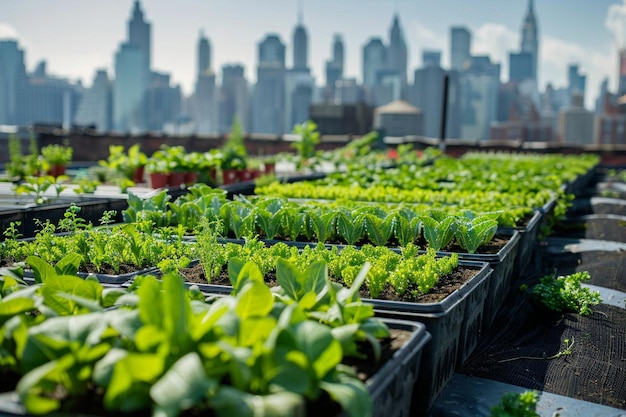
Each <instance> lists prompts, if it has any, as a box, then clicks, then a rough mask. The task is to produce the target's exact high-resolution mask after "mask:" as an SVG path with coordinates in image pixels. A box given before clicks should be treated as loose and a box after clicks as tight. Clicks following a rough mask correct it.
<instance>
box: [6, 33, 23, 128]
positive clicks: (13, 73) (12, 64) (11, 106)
mask: <svg viewBox="0 0 626 417" xmlns="http://www.w3.org/2000/svg"><path fill="white" fill-rule="evenodd" d="M25 85H26V67H25V65H24V51H22V50H21V49H20V48H19V47H18V45H17V42H16V41H13V40H2V41H0V125H3V124H7V125H14V124H18V119H19V115H18V107H19V104H18V103H19V100H20V98H21V90H22V89H23V88H24V87H25Z"/></svg>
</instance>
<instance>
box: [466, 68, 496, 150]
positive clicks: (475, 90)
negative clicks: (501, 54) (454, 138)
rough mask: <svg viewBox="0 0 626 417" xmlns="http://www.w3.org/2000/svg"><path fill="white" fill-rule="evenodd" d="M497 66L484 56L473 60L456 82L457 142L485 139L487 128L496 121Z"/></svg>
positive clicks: (488, 134) (487, 137)
mask: <svg viewBox="0 0 626 417" xmlns="http://www.w3.org/2000/svg"><path fill="white" fill-rule="evenodd" d="M499 85H500V64H494V63H492V62H491V60H490V59H489V57H488V56H473V57H472V59H471V60H470V62H469V65H468V66H467V68H466V70H465V71H464V74H463V76H462V77H461V80H460V86H461V89H462V91H463V96H462V103H461V131H460V134H461V139H473V140H485V139H489V137H490V133H489V128H490V126H491V123H492V122H494V121H496V118H497V111H498V89H499Z"/></svg>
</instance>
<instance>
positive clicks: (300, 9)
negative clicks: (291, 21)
mask: <svg viewBox="0 0 626 417" xmlns="http://www.w3.org/2000/svg"><path fill="white" fill-rule="evenodd" d="M302 15H303V13H302V0H298V26H302V20H303V18H302Z"/></svg>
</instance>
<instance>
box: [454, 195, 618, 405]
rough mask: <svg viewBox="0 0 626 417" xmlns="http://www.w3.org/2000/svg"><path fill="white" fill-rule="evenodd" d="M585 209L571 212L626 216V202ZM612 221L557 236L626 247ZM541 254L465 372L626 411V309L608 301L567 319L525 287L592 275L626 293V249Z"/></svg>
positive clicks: (589, 221) (587, 222) (562, 231)
mask: <svg viewBox="0 0 626 417" xmlns="http://www.w3.org/2000/svg"><path fill="white" fill-rule="evenodd" d="M589 202H590V201H589ZM579 203H580V200H579ZM625 203H626V202H625ZM584 208H585V205H584V204H579V205H578V209H577V210H572V211H571V212H570V215H571V216H581V215H584V214H602V213H603V214H618V215H624V214H625V213H626V205H622V204H589V205H588V206H587V208H588V209H589V210H584ZM604 220H605V221H603V219H586V220H584V221H583V222H582V224H578V225H577V228H578V230H576V228H575V227H574V228H573V227H571V226H572V225H574V224H575V222H576V220H574V221H570V222H569V226H570V228H569V229H567V228H561V229H557V231H556V232H557V233H556V237H579V238H587V239H599V240H610V241H615V242H625V241H626V224H622V222H620V221H616V220H615V219H611V220H606V219H604ZM576 233H578V235H576ZM537 255H538V256H539V257H538V258H536V260H537V262H534V263H532V265H534V266H536V268H535V269H534V271H532V272H528V271H526V273H525V274H524V275H523V276H520V277H519V278H518V282H516V284H515V285H514V287H515V288H513V289H512V290H511V294H509V296H508V297H507V299H506V300H505V302H504V303H503V306H502V307H501V309H500V312H499V313H498V322H497V323H495V324H494V325H493V326H492V327H491V328H490V329H486V330H485V331H484V333H483V337H482V339H481V343H480V344H479V346H478V347H477V348H476V350H475V351H474V353H473V355H472V356H470V358H469V359H468V360H467V361H466V362H465V364H464V365H463V367H462V368H461V370H460V372H461V373H464V374H467V375H470V376H477V377H482V378H487V379H491V380H495V381H500V382H504V383H508V384H512V385H517V386H521V387H524V388H528V389H537V390H541V391H546V392H550V393H553V394H559V395H563V396H567V397H570V398H575V399H579V400H584V401H590V402H593V403H597V404H603V405H607V406H611V407H615V408H620V409H626V308H620V307H615V306H610V305H605V304H601V305H599V306H595V307H594V308H593V310H594V312H593V314H592V315H590V316H581V315H579V314H564V315H563V314H562V315H559V314H555V313H552V312H549V311H548V310H546V309H545V307H543V306H541V305H539V304H538V303H536V302H533V301H532V300H531V299H530V297H529V295H528V292H522V291H520V290H518V289H517V288H518V287H519V285H520V284H527V285H533V284H535V283H537V282H538V280H539V278H540V277H542V276H543V275H548V274H557V275H567V274H571V273H574V272H578V271H588V272H589V273H590V274H591V277H592V280H591V281H590V282H589V283H590V284H593V285H597V286H601V287H606V288H611V289H614V290H618V291H622V292H626V277H625V273H624V272H625V271H626V252H624V251H622V252H612V251H602V250H593V251H589V252H582V253H567V252H564V253H548V252H544V251H543V250H540V251H538V253H537ZM542 255H543V256H542ZM625 307H626V306H625ZM566 340H568V341H569V343H572V342H573V345H572V346H571V353H570V354H567V355H561V356H559V357H555V358H552V359H550V358H551V357H554V356H555V355H558V353H559V352H563V351H564V350H566V349H567V344H566Z"/></svg>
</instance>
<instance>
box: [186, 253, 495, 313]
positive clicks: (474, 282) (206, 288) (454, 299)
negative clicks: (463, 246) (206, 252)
mask: <svg viewBox="0 0 626 417" xmlns="http://www.w3.org/2000/svg"><path fill="white" fill-rule="evenodd" d="M197 262H198V260H194V261H192V262H191V263H190V265H194V264H196V263H197ZM459 266H460V267H469V268H476V269H477V271H476V275H475V276H474V277H472V278H471V279H470V280H468V281H467V282H465V283H464V284H463V285H461V286H460V287H459V288H457V289H456V290H455V291H454V292H452V293H451V294H450V295H448V296H447V297H446V298H445V299H443V300H442V301H439V302H437V303H414V302H408V301H389V300H379V299H374V298H363V302H365V303H368V304H373V305H374V308H375V309H383V310H402V311H413V312H419V313H420V314H421V315H423V314H429V315H432V316H433V317H439V316H443V315H446V314H447V313H448V312H449V311H450V310H452V309H453V308H454V307H455V306H456V305H457V304H458V303H460V302H462V301H463V300H464V299H465V298H466V297H467V296H468V295H469V294H470V293H471V291H472V290H473V289H474V288H476V287H477V286H478V285H480V283H482V282H483V281H484V280H486V279H488V278H489V277H490V276H491V273H492V272H493V270H492V269H491V266H490V265H489V263H487V262H477V261H464V260H460V261H459ZM185 285H186V286H188V287H189V286H192V285H196V286H198V288H199V289H200V291H202V292H203V293H210V294H216V295H228V294H230V293H231V292H232V290H233V287H232V286H231V285H215V284H201V283H195V282H189V281H185Z"/></svg>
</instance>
